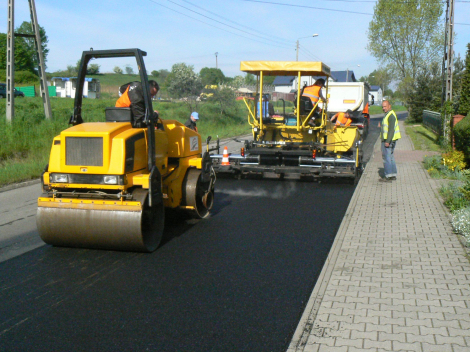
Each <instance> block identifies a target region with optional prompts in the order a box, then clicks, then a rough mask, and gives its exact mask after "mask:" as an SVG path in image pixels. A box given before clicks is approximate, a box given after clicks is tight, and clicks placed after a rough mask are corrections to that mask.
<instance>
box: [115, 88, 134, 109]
mask: <svg viewBox="0 0 470 352" xmlns="http://www.w3.org/2000/svg"><path fill="white" fill-rule="evenodd" d="M129 87H130V86H128V87H127V89H126V91H125V92H124V93H123V94H122V95H121V96H120V97H119V99H118V100H117V101H116V107H117V108H128V107H130V106H131V100H130V99H129Z"/></svg>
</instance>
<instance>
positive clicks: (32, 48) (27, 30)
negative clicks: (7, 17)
mask: <svg viewBox="0 0 470 352" xmlns="http://www.w3.org/2000/svg"><path fill="white" fill-rule="evenodd" d="M16 33H21V34H34V32H33V26H32V25H31V23H30V22H26V21H24V22H23V23H22V24H21V26H19V27H18V28H17V29H16ZM39 36H40V37H41V49H42V54H43V56H44V65H45V63H46V61H47V54H48V53H49V49H48V48H47V43H48V42H49V39H48V38H47V35H46V30H45V29H44V27H41V26H39ZM17 38H19V37H16V38H15V41H16V40H17ZM22 39H24V42H25V45H26V50H27V51H28V52H29V53H30V55H31V56H32V58H33V63H34V65H35V68H36V69H37V67H38V65H39V62H37V55H36V45H35V44H34V42H35V40H34V38H22ZM15 55H16V53H15Z"/></svg>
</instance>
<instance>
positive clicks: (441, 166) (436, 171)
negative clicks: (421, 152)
mask: <svg viewBox="0 0 470 352" xmlns="http://www.w3.org/2000/svg"><path fill="white" fill-rule="evenodd" d="M458 155H459V154H455V152H454V153H453V152H449V153H446V154H443V155H432V156H425V157H424V161H423V163H424V168H425V169H426V170H427V171H428V173H429V176H431V177H432V178H448V179H451V180H459V181H462V182H465V181H466V180H467V178H468V176H469V174H470V170H468V169H463V168H461V167H465V164H463V163H462V162H460V163H459V162H458V161H459V160H460V161H461V159H459V156H458ZM445 160H446V161H445ZM449 165H450V166H449ZM451 167H452V169H451Z"/></svg>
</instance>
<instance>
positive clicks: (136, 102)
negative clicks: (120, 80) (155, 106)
mask: <svg viewBox="0 0 470 352" xmlns="http://www.w3.org/2000/svg"><path fill="white" fill-rule="evenodd" d="M149 88H150V96H152V97H154V96H155V95H157V93H158V90H159V89H160V87H159V86H158V83H157V82H156V81H154V80H150V81H149ZM119 91H120V92H121V93H122V95H121V96H120V97H119V99H118V100H117V101H116V107H117V108H128V107H130V108H131V111H132V115H133V116H134V121H135V127H142V126H143V123H144V118H145V100H144V91H143V89H142V83H141V82H138V81H136V82H130V83H126V84H124V85H122V86H121V87H120V88H119ZM154 113H155V115H154V119H155V121H156V120H157V119H158V111H155V112H154Z"/></svg>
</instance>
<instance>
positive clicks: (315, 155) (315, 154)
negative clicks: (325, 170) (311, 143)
mask: <svg viewBox="0 0 470 352" xmlns="http://www.w3.org/2000/svg"><path fill="white" fill-rule="evenodd" d="M312 158H313V160H315V159H316V158H317V150H316V149H314V150H313V153H312Z"/></svg>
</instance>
